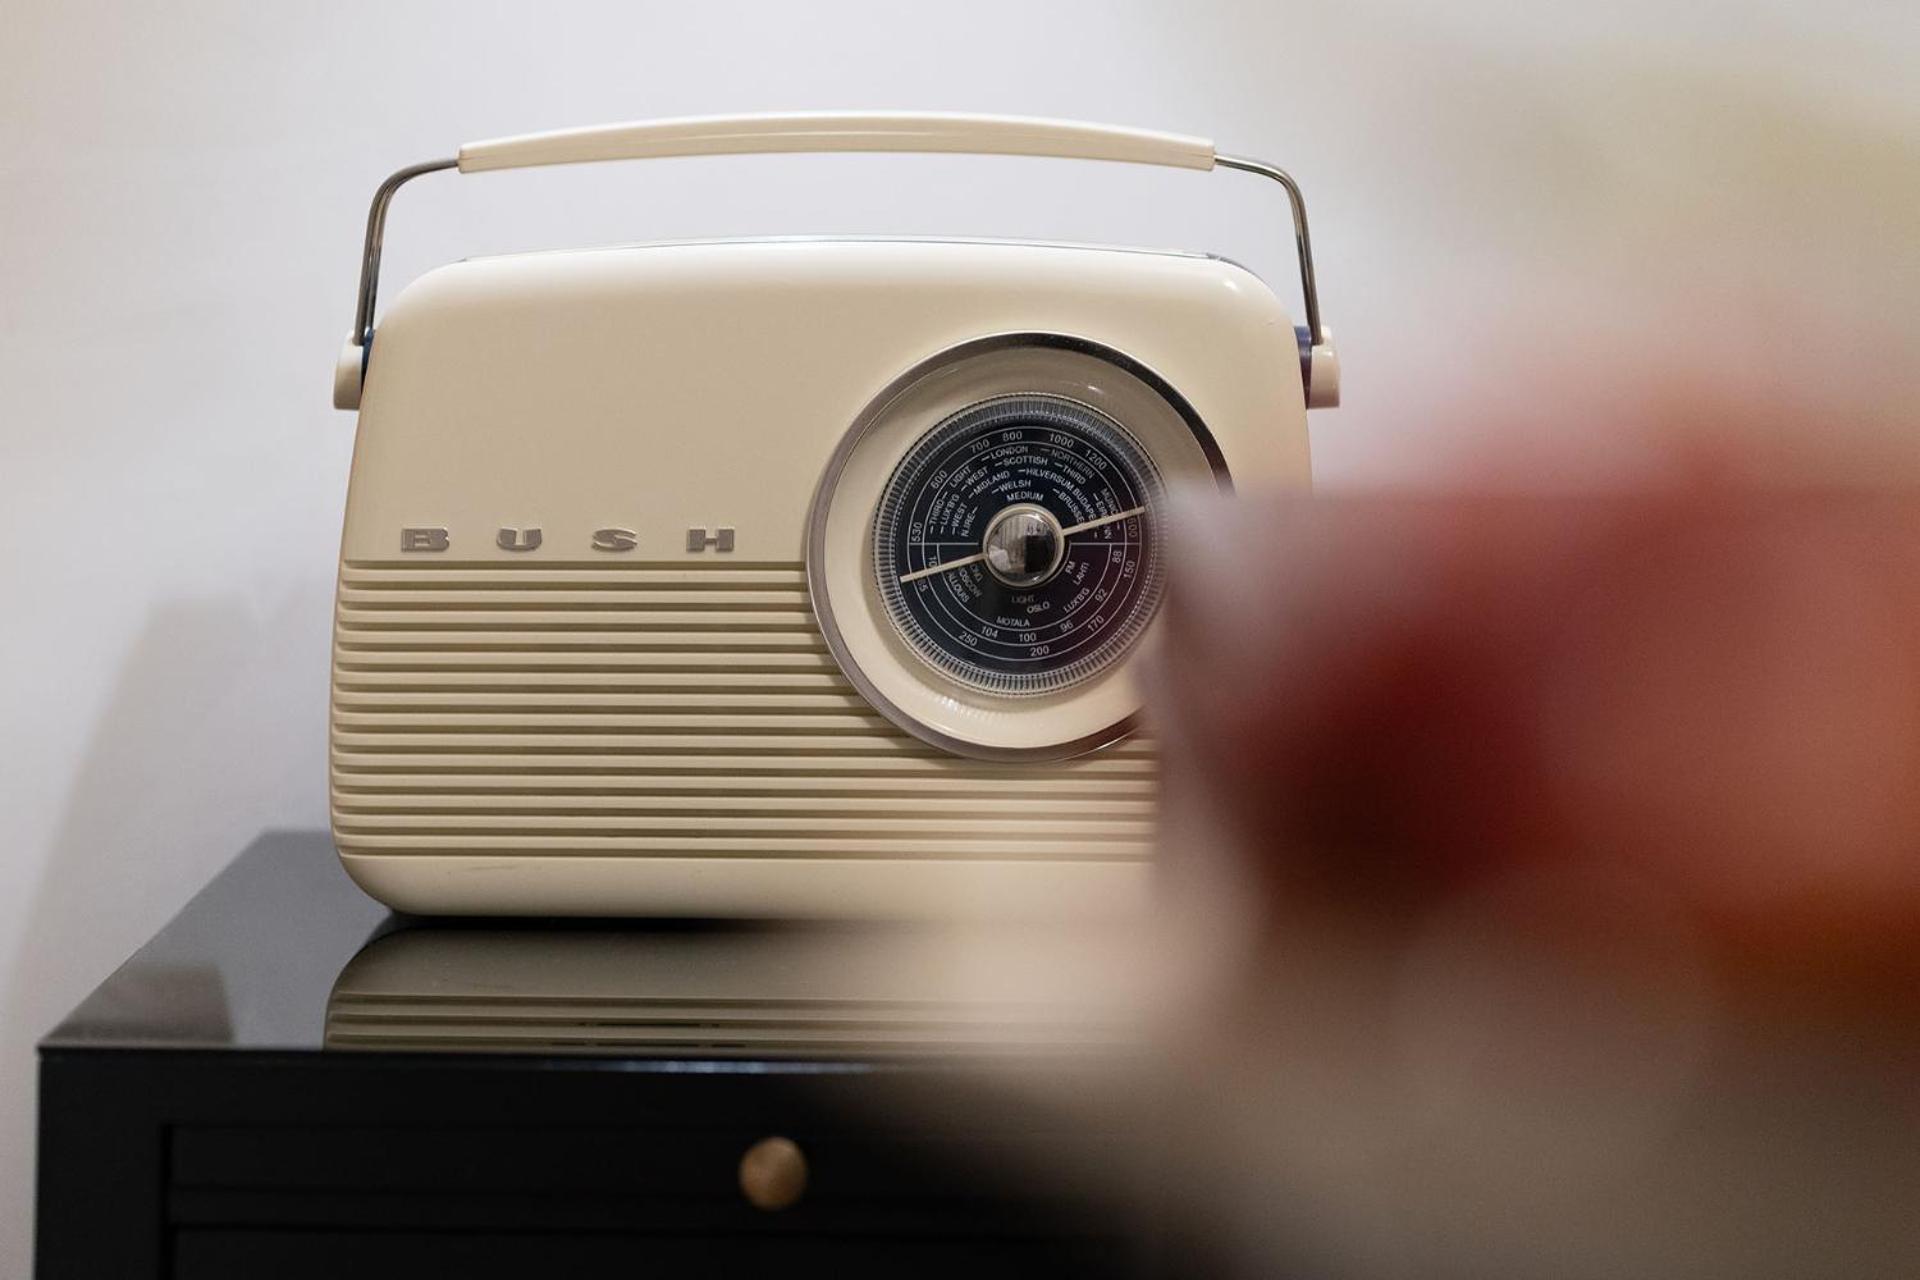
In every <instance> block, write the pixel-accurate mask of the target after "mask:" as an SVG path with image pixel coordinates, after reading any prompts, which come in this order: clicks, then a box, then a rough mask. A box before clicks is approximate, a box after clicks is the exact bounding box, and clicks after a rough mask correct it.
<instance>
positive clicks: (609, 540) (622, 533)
mask: <svg viewBox="0 0 1920 1280" xmlns="http://www.w3.org/2000/svg"><path fill="white" fill-rule="evenodd" d="M639 544H640V535H639V534H637V533H635V532H634V531H633V530H631V529H595V530H594V531H593V549H594V550H595V551H631V550H633V549H634V548H635V547H636V546H638V545H639Z"/></svg>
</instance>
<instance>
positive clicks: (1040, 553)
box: [980, 502, 1067, 591]
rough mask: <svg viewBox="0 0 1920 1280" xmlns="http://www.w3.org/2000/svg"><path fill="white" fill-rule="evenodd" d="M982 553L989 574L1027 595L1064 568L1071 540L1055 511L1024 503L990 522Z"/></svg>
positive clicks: (983, 541) (981, 547)
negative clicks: (1055, 516)
mask: <svg viewBox="0 0 1920 1280" xmlns="http://www.w3.org/2000/svg"><path fill="white" fill-rule="evenodd" d="M980 552H981V555H982V556H983V557H984V558H985V559H986V562H987V572H988V573H991V574H992V575H993V576H994V577H996V578H998V579H999V580H1000V581H1001V582H1003V583H1005V584H1006V585H1007V586H1009V587H1012V588H1014V589H1015V590H1021V591H1024V590H1026V589H1028V588H1031V587H1037V586H1039V585H1040V584H1041V583H1043V582H1045V581H1046V580H1047V579H1048V578H1051V577H1052V576H1053V575H1054V573H1055V572H1056V571H1057V570H1058V569H1059V568H1060V561H1061V560H1062V559H1064V558H1065V557H1066V554H1067V539H1066V535H1065V534H1063V533H1062V532H1061V531H1060V522H1059V521H1058V520H1056V519H1054V516H1053V513H1052V512H1051V511H1048V510H1047V509H1046V508H1045V507H1042V506H1036V505H1035V504H1033V503H1031V502H1021V503H1016V504H1015V505H1013V506H1011V507H1008V508H1007V509H1006V510H1004V511H1002V512H1001V513H1000V514H999V515H996V516H995V517H994V518H993V519H992V520H990V521H988V523H987V536H986V537H985V538H984V539H983V540H982V541H981V544H980Z"/></svg>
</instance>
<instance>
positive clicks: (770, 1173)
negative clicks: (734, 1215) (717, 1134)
mask: <svg viewBox="0 0 1920 1280" xmlns="http://www.w3.org/2000/svg"><path fill="white" fill-rule="evenodd" d="M740 1190H741V1192H742V1193H743V1194H744V1195H745V1196H746V1197H747V1203H749V1204H751V1205H752V1206H753V1207H754V1208H756V1209H768V1210H772V1209H787V1208H791V1207H792V1206H793V1205H795V1204H798V1203H799V1202H800V1197H801V1196H803V1195H805V1194H806V1190H807V1156H806V1153H805V1152H803V1151H801V1150H800V1148H799V1146H798V1145H797V1144H796V1143H795V1142H794V1141H793V1140H792V1139H790V1138H762V1139H760V1141H758V1142H756V1143H754V1144H753V1145H752V1146H750V1147H748V1148H747V1153H746V1154H745V1155H743V1156H741V1157H740Z"/></svg>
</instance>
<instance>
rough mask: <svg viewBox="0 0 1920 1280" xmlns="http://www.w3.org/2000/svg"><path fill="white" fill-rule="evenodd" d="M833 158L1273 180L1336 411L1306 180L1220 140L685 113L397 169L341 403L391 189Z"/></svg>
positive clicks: (1309, 364)
mask: <svg viewBox="0 0 1920 1280" xmlns="http://www.w3.org/2000/svg"><path fill="white" fill-rule="evenodd" d="M827 151H888V152H962V153H967V154H972V155H1020V156H1048V157H1053V158H1057V159H1069V160H1111V161H1117V162H1121V163H1126V164H1151V165H1164V166H1168V167H1171V168H1177V169H1199V170H1209V169H1213V168H1222V169H1238V170H1240V171H1242V172H1244V173H1252V174H1256V175H1258V176H1260V177H1263V178H1268V179H1271V180H1272V181H1274V182H1278V183H1279V184H1280V185H1281V186H1282V187H1283V188H1285V190H1286V193H1287V201H1288V203H1289V205H1290V206H1291V207H1292V211H1293V235H1294V247H1295V249H1296V251H1297V253H1298V254H1299V259H1300V291H1301V294H1302V296H1303V299H1304V302H1305V307H1306V322H1307V323H1306V326H1305V328H1304V329H1303V330H1302V331H1301V333H1300V335H1299V340H1300V369H1301V376H1302V379H1303V381H1304V383H1305V388H1306V396H1307V404H1308V406H1309V407H1316V408H1317V407H1322V406H1331V405H1334V404H1337V403H1339V394H1340V392H1339V386H1340V383H1339V363H1338V358H1337V357H1336V356H1335V355H1334V352H1333V348H1332V345H1331V343H1330V342H1329V341H1328V337H1327V333H1326V331H1325V329H1324V328H1323V327H1322V325H1321V323H1320V296H1319V290H1318V288H1317V286H1316V284H1315V281H1314V273H1313V244H1312V240H1311V239H1310V238H1309V236H1308V232H1307V206H1306V202H1305V200H1304V199H1303V198H1302V197H1301V195H1300V187H1299V184H1297V183H1296V182H1294V180H1293V178H1292V177H1291V176H1290V175H1288V174H1287V173H1286V171H1285V170H1282V169H1279V168H1277V167H1275V166H1273V165H1270V164H1267V163H1265V162H1263V161H1259V160H1251V159H1247V158H1244V157H1240V156H1227V155H1221V154H1219V153H1218V152H1216V151H1215V150H1214V145H1213V143H1211V142H1209V141H1207V140H1206V139H1204V138H1192V137H1186V136H1184V135H1181V134H1174V133H1157V132H1153V131H1151V130H1146V129H1128V128H1122V127H1120V126H1117V125H1102V124H1085V123H1081V122H1078V121H1070V120H1041V119H1032V118H1028V117H1023V116H988V115H956V114H942V113H918V114H905V115H902V114H892V113H884V112H793V113H777V114H771V115H732V116H689V117H684V118H680V119H671V120H647V121H640V122H637V123H633V124H615V125H595V126H592V127H589V128H583V129H562V130H557V131H555V132H552V133H529V134H522V135H520V136H517V137H511V138H495V139H491V140H489V141H485V142H469V143H467V144H465V145H464V146H462V147H461V148H460V151H459V153H458V154H457V155H456V156H455V157H454V158H453V159H450V160H430V161H427V162H425V163H423V164H415V165H409V166H407V167H406V168H404V169H402V170H400V171H399V172H397V173H395V174H394V175H393V176H391V177H389V178H388V179H387V180H386V181H385V182H383V183H381V184H380V187H379V189H378V190H377V191H375V192H374V195H373V205H372V207H371V208H370V209H369V210H368V211H367V236H366V245H365V248H364V251H363V252H362V254H361V260H360V291H359V301H358V305H357V308H356V310H355V313H354V322H353V333H352V336H351V337H350V338H349V339H348V341H347V349H346V351H344V352H343V353H342V355H341V360H340V365H339V368H338V369H337V370H336V373H335V376H334V393H333V399H334V406H335V407H336V408H341V409H351V408H355V407H357V406H358V404H359V402H360V386H361V383H362V382H363V381H364V380H365V377H366V363H367V358H368V355H369V353H370V351H371V350H372V347H373V314H374V302H375V299H376V296H377V294H378V292H379V288H380V251H381V245H382V242H383V240H384V238H385V234H386V223H387V207H388V206H389V205H390V204H392V202H393V197H394V193H395V192H397V191H399V189H400V188H401V187H402V186H404V185H405V184H406V183H408V182H410V181H412V180H413V179H415V178H417V177H420V176H421V175H423V174H428V173H438V172H440V171H441V170H444V169H458V170H459V171H460V172H461V173H484V172H487V171H489V170H500V169H526V168H533V167H535V166H539V165H550V164H583V163H589V162H595V161H601V160H650V159H660V158H664V157H668V156H708V155H750V154H768V153H774V152H827ZM1316 374H1318V375H1319V376H1318V377H1316V376H1315V375H1316Z"/></svg>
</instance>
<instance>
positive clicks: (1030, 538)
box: [873, 394, 1162, 695]
mask: <svg viewBox="0 0 1920 1280" xmlns="http://www.w3.org/2000/svg"><path fill="white" fill-rule="evenodd" d="M1160 503H1161V485H1160V477H1159V473H1158V471H1157V470H1156V469H1155V467H1154V465H1153V462H1152V460H1151V459H1150V458H1149V457H1148V455H1147V453H1146V451H1145V450H1144V449H1142V448H1141V446H1140V445H1139V443H1138V442H1137V441H1135V440H1134V438H1133V437H1132V436H1131V435H1129V434H1128V432H1127V431H1126V429H1125V428H1123V427H1122V426H1121V425H1120V424H1119V423H1117V422H1115V421H1114V420H1113V419H1112V418H1110V417H1108V416H1106V415H1105V414H1103V413H1101V412H1099V411H1098V410H1096V409H1093V408H1091V407H1090V406H1088V405H1085V404H1081V403H1079V402H1078V401H1075V400H1070V399H1067V398H1065V397H1062V396H1054V395H1037V394H1035V395H1012V396H1003V397H999V398H996V399H993V400H988V401H985V402H982V403H980V404H976V405H973V406H971V407H969V408H966V409H963V410H961V411H960V412H958V413H956V414H954V415H953V416H952V417H950V418H948V419H947V420H946V421H944V422H942V423H941V424H940V425H938V426H936V427H935V428H934V429H933V430H931V431H929V432H928V433H927V434H926V435H925V436H924V437H923V438H922V439H921V440H920V441H919V442H918V443H917V444H916V445H915V446H914V447H913V448H912V449H910V450H909V451H908V453H907V455H906V456H905V457H904V458H903V459H902V460H901V462H900V464H899V465H898V466H897V467H896V468H895V469H894V472H893V474H892V476H891V477H890V478H889V480H888V482H887V485H886V489H885V491H884V494H883V496H882V498H881V503H880V507H879V511H878V513H877V515H876V517H875V520H874V533H873V569H874V577H875V581H876V585H877V587H878V589H879V592H880V596H881V599H882V600H883V602H884V603H885V605H886V611H887V614H888V615H889V617H890V618H891V619H892V621H893V624H894V626H895V628H896V629H897V630H898V631H899V633H900V635H901V636H902V638H903V639H905V641H906V642H907V644H908V646H909V647H910V648H911V649H912V650H913V652H914V653H915V654H917V655H918V656H919V657H920V658H921V659H922V660H923V661H925V662H926V663H928V664H929V665H930V666H932V667H934V668H935V669H936V670H938V671H940V672H942V673H943V674H945V675H946V676H948V677H949V678H951V679H953V680H955V681H957V682H959V683H961V684H963V685H966V686H968V687H970V688H974V689H979V690H983V691H986V692H991V693H997V694H1008V695H1023V694H1043V693H1051V692H1054V691H1056V690H1059V689H1064V688H1067V687H1068V686H1070V685H1074V684H1077V683H1080V682H1082V681H1085V680H1088V679H1091V678H1093V677H1094V676H1096V675H1098V674H1099V673H1100V672H1102V671H1105V670H1106V669H1108V668H1109V667H1110V666H1111V665H1112V664H1113V663H1114V662H1116V661H1118V660H1119V659H1120V657H1121V656H1123V655H1124V654H1125V653H1126V651H1127V650H1128V649H1129V648H1130V647H1131V646H1132V644H1133V642H1134V641H1135V640H1137V639H1138V638H1139V636H1140V635H1141V633H1142V632H1144V631H1145V630H1146V627H1147V624H1148V623H1149V622H1150V621H1151V620H1152V617H1153V613H1154V610H1155V608H1156V607H1157V606H1158V604H1159V599H1160V594H1161V586H1162V582H1161V579H1162V568H1161V560H1160V548H1159V546H1158V538H1157V526H1158V513H1159V508H1160Z"/></svg>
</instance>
